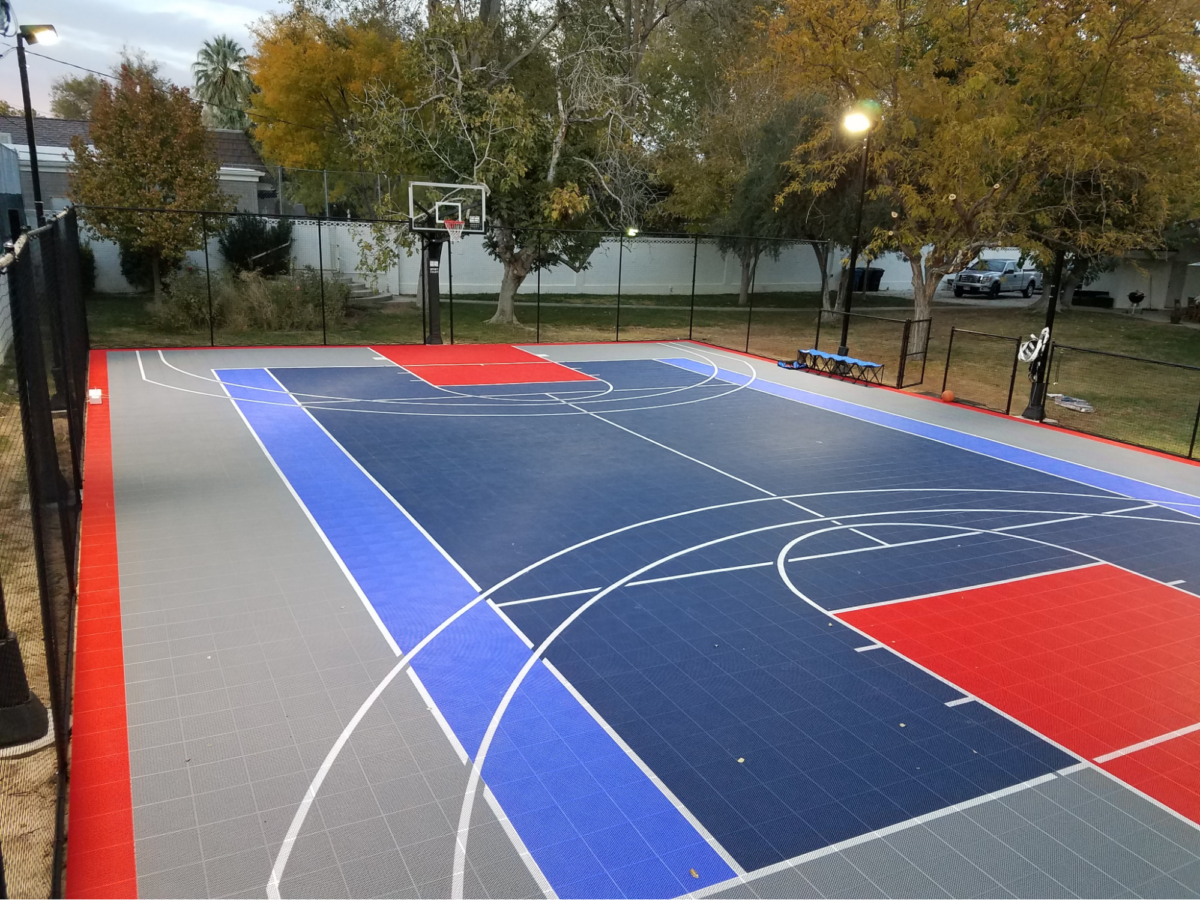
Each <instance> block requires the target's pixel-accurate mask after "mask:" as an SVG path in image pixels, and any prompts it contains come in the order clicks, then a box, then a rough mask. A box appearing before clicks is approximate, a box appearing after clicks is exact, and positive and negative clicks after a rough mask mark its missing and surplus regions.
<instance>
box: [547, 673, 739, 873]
mask: <svg viewBox="0 0 1200 900" xmlns="http://www.w3.org/2000/svg"><path fill="white" fill-rule="evenodd" d="M542 664H543V665H545V667H546V668H547V669H549V670H550V672H551V673H552V674H553V675H554V677H555V678H557V679H558V680H559V682H560V683H561V684H562V686H563V687H565V688H566V689H567V691H568V692H569V693H570V694H571V696H573V697H574V698H575V699H576V700H578V701H579V705H580V706H582V707H583V708H584V709H586V710H587V711H588V714H589V715H590V716H591V717H592V718H593V719H595V720H596V723H597V724H598V725H599V726H600V727H601V728H603V729H604V730H605V731H606V732H608V735H609V737H611V738H612V739H613V741H614V742H615V743H616V744H617V746H618V747H620V748H621V749H622V750H623V751H624V752H625V755H626V756H628V757H629V758H630V759H631V760H633V763H634V765H636V766H637V767H638V768H639V769H641V770H642V774H644V775H645V776H646V777H647V778H648V779H649V780H650V781H651V782H653V784H654V786H655V787H657V788H658V789H659V790H660V791H661V792H662V795H663V796H664V797H665V798H666V799H667V801H668V802H669V803H670V804H671V805H672V806H674V807H675V808H676V809H677V810H679V814H680V815H681V816H683V817H684V818H685V819H686V820H687V821H688V823H689V824H690V825H691V826H692V827H693V828H695V829H696V831H697V833H699V835H700V836H701V837H702V838H704V840H705V842H706V843H707V844H708V845H709V846H710V847H712V849H713V852H715V853H716V854H717V856H719V857H721V859H723V860H725V864H726V865H727V866H729V868H731V869H732V870H733V871H734V872H737V873H738V874H739V875H744V874H746V870H745V869H743V868H742V867H741V865H740V864H739V863H738V861H737V860H736V859H734V858H733V855H732V854H731V853H730V852H729V851H728V850H726V849H725V848H724V847H722V846H721V844H720V842H719V841H718V840H717V839H716V838H715V837H713V835H712V832H710V831H709V830H708V829H707V828H705V827H704V825H703V823H702V822H701V821H700V820H699V819H697V818H696V816H695V815H694V814H693V813H692V811H691V810H690V809H688V808H687V807H686V806H684V805H683V803H682V802H681V801H680V799H679V798H678V797H676V796H675V793H674V791H672V790H671V789H670V788H669V787H667V785H666V784H665V783H664V782H663V780H662V779H661V778H659V777H658V775H656V774H655V773H654V770H653V769H651V768H650V767H649V766H648V765H646V763H645V762H644V761H643V760H642V758H641V757H640V756H638V755H637V753H636V752H635V751H634V749H633V748H632V747H630V746H629V745H628V744H627V743H625V740H624V738H622V737H621V735H619V734H617V732H616V730H615V729H614V728H613V727H612V726H611V725H609V724H608V722H607V720H605V718H604V717H603V716H601V715H600V713H598V712H597V711H596V709H595V708H594V707H593V706H592V704H590V703H588V701H587V698H585V697H584V696H583V694H581V693H579V691H577V690H576V689H575V686H574V685H573V684H571V682H569V681H568V680H567V679H566V678H565V677H564V676H563V674H562V672H560V671H558V669H557V668H555V666H554V664H553V663H552V662H550V660H548V659H543V660H542Z"/></svg>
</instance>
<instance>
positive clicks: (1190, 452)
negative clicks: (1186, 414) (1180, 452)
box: [1188, 403, 1200, 459]
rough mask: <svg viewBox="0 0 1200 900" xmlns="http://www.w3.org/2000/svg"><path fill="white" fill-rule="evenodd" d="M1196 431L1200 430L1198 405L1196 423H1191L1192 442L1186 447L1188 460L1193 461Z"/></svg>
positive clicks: (1199, 409)
mask: <svg viewBox="0 0 1200 900" xmlns="http://www.w3.org/2000/svg"><path fill="white" fill-rule="evenodd" d="M1197 430H1200V403H1197V404H1196V421H1195V422H1193V423H1192V442H1191V443H1190V444H1189V445H1188V459H1195V453H1196V432H1197Z"/></svg>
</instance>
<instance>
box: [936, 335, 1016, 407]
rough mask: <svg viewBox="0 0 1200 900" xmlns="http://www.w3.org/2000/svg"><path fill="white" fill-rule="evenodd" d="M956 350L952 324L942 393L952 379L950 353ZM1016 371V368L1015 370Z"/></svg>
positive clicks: (1010, 390) (943, 372) (943, 374)
mask: <svg viewBox="0 0 1200 900" xmlns="http://www.w3.org/2000/svg"><path fill="white" fill-rule="evenodd" d="M953 352H954V326H953V325H951V326H950V344H949V345H948V346H947V347H946V368H944V369H943V370H942V393H943V394H944V393H946V382H947V381H949V380H950V354H951V353H953ZM1014 371H1015V370H1014ZM1009 397H1010V399H1011V397H1012V389H1011V388H1010V389H1009Z"/></svg>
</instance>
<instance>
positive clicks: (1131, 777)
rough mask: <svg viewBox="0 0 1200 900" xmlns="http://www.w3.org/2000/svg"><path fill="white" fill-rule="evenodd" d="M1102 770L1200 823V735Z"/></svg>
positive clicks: (1131, 756) (1119, 759)
mask: <svg viewBox="0 0 1200 900" xmlns="http://www.w3.org/2000/svg"><path fill="white" fill-rule="evenodd" d="M1102 768H1104V769H1105V770H1106V771H1108V772H1111V773H1112V774H1114V775H1116V776H1117V777H1118V778H1120V779H1121V780H1122V781H1124V782H1126V783H1127V784H1131V785H1133V786H1134V787H1136V788H1137V789H1138V790H1140V791H1143V792H1145V793H1147V794H1149V795H1150V796H1151V797H1153V798H1154V799H1155V800H1157V801H1159V802H1160V803H1162V804H1163V805H1165V806H1169V807H1171V809H1173V810H1175V811H1176V812H1179V813H1182V814H1183V815H1185V816H1187V817H1188V818H1189V819H1191V820H1192V821H1193V822H1200V732H1192V733H1191V734H1185V735H1183V736H1181V737H1177V738H1172V739H1171V740H1169V741H1163V742H1162V743H1161V744H1155V745H1154V746H1153V747H1147V748H1146V749H1144V750H1138V751H1137V752H1136V753H1130V754H1129V755H1127V756H1119V757H1117V758H1116V759H1112V760H1109V761H1108V762H1106V763H1103V764H1102Z"/></svg>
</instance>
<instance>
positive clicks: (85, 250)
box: [79, 241, 96, 297]
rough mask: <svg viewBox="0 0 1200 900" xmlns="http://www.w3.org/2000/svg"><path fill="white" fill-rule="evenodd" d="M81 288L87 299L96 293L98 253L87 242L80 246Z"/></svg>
mask: <svg viewBox="0 0 1200 900" xmlns="http://www.w3.org/2000/svg"><path fill="white" fill-rule="evenodd" d="M79 286H80V287H82V288H83V295H84V296H85V297H89V296H91V295H92V294H94V293H95V292H96V251H95V250H93V249H92V245H91V244H89V243H88V242H87V241H84V242H83V243H81V244H80V245H79Z"/></svg>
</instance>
